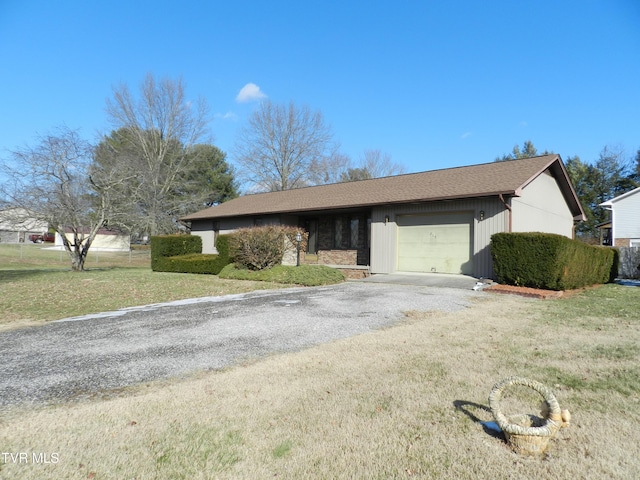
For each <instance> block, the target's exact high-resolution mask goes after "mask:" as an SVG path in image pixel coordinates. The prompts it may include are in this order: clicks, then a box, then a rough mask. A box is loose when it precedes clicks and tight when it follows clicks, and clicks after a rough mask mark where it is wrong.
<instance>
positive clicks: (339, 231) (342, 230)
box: [333, 217, 360, 250]
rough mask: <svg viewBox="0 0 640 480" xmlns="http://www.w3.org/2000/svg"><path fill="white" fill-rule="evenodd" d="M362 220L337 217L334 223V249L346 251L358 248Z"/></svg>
mask: <svg viewBox="0 0 640 480" xmlns="http://www.w3.org/2000/svg"><path fill="white" fill-rule="evenodd" d="M359 233H360V219H359V218H358V217H353V218H349V217H336V218H335V219H334V223H333V248H335V249H337V250H346V249H349V248H352V249H357V248H358V239H359Z"/></svg>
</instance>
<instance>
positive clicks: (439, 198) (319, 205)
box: [182, 155, 585, 278]
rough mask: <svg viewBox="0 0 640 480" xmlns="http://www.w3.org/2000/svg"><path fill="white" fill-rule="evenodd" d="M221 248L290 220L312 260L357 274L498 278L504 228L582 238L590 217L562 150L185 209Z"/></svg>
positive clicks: (196, 230)
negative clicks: (496, 239)
mask: <svg viewBox="0 0 640 480" xmlns="http://www.w3.org/2000/svg"><path fill="white" fill-rule="evenodd" d="M182 220H184V221H189V222H191V232H192V234H194V235H199V236H201V237H202V240H203V253H215V247H214V244H215V238H216V235H217V234H223V233H230V232H232V231H234V230H235V229H238V228H241V227H251V226H254V225H266V224H283V225H293V226H299V227H302V228H304V229H305V230H306V231H307V232H308V234H309V241H308V247H307V252H306V258H305V262H306V263H312V262H313V263H320V264H325V265H332V266H340V267H341V268H344V269H345V270H347V271H350V272H349V273H352V274H353V273H354V272H355V273H356V274H357V273H358V271H359V270H360V271H361V272H362V273H364V274H368V273H373V274H379V273H380V274H382V273H393V272H443V273H462V274H467V275H472V276H475V277H487V278H491V277H492V276H493V269H492V260H491V252H490V249H489V243H490V240H491V235H492V234H494V233H497V232H528V231H538V232H549V233H556V234H560V235H564V236H567V237H573V233H574V223H575V222H576V221H582V220H585V216H584V212H583V210H582V207H581V206H580V202H579V200H578V198H577V196H576V193H575V191H574V189H573V187H572V185H571V182H570V180H569V177H568V175H567V171H566V169H565V167H564V165H563V163H562V160H561V158H560V156H558V155H545V156H540V157H533V158H527V159H522V160H511V161H504V162H493V163H487V164H482V165H471V166H467V167H458V168H449V169H445V170H435V171H430V172H423V173H413V174H407V175H398V176H393V177H385V178H376V179H370V180H362V181H357V182H347V183H336V184H330V185H320V186H315V187H306V188H299V189H294V190H285V191H281V192H269V193H260V194H253V195H245V196H242V197H238V198H235V199H233V200H230V201H228V202H225V203H222V204H220V205H217V206H214V207H210V208H207V209H205V210H202V211H199V212H196V213H193V214H191V215H188V216H186V217H184V218H183V219H182Z"/></svg>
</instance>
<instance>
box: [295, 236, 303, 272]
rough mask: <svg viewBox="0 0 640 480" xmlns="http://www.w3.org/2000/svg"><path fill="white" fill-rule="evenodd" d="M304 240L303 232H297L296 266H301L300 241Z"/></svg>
mask: <svg viewBox="0 0 640 480" xmlns="http://www.w3.org/2000/svg"><path fill="white" fill-rule="evenodd" d="M301 241H302V234H301V233H300V232H298V233H296V244H297V245H296V253H297V256H296V267H299V266H300V242H301Z"/></svg>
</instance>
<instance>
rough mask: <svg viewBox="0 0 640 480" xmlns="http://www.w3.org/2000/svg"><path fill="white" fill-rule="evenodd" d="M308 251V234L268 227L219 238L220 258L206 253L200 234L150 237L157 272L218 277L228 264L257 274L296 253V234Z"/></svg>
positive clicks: (152, 258)
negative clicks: (288, 254)
mask: <svg viewBox="0 0 640 480" xmlns="http://www.w3.org/2000/svg"><path fill="white" fill-rule="evenodd" d="M297 233H301V236H302V242H301V243H300V248H301V249H303V250H304V249H305V248H306V241H307V234H306V233H303V232H300V230H299V229H297V228H295V227H287V226H279V225H269V226H264V227H255V228H243V229H240V230H237V231H236V232H234V233H233V234H231V235H218V237H217V238H216V250H217V251H218V254H217V255H211V254H203V253H201V252H202V238H201V237H199V236H197V235H166V236H160V237H152V238H151V268H152V270H153V271H155V272H180V273H206V274H213V275H218V274H219V273H220V271H221V270H222V269H223V268H224V267H225V266H226V265H228V264H230V263H232V262H233V263H235V264H236V265H238V266H239V267H241V268H244V269H247V270H252V271H257V270H264V269H268V268H271V267H274V266H276V265H280V264H281V263H282V259H283V257H284V255H285V254H286V253H291V252H292V250H293V252H294V253H295V250H296V248H297V242H296V234H297Z"/></svg>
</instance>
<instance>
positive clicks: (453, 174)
mask: <svg viewBox="0 0 640 480" xmlns="http://www.w3.org/2000/svg"><path fill="white" fill-rule="evenodd" d="M548 168H550V169H551V170H552V173H553V174H554V175H555V176H556V178H557V179H558V183H559V184H560V186H561V188H562V190H563V193H564V194H565V197H566V198H567V202H568V203H569V206H570V208H571V210H572V212H574V216H576V217H577V216H581V215H583V212H582V208H581V207H580V204H579V202H578V200H577V197H576V196H575V192H574V191H573V188H572V187H571V184H570V182H569V180H568V177H567V174H566V170H565V169H564V166H563V165H562V160H561V159H560V157H559V156H558V155H544V156H540V157H533V158H527V159H522V160H511V161H505V162H493V163H485V164H481V165H471V166H467V167H456V168H447V169H444V170H433V171H429V172H421V173H411V174H406V175H397V176H393V177H384V178H374V179H370V180H361V181H357V182H346V183H334V184H330V185H319V186H315V187H305V188H298V189H294V190H285V191H281V192H269V193H258V194H252V195H245V196H242V197H238V198H235V199H233V200H230V201H228V202H225V203H222V204H220V205H217V206H214V207H210V208H207V209H204V210H201V211H199V212H196V213H193V214H191V215H187V216H186V217H184V218H183V219H182V220H186V221H189V220H199V219H209V218H224V217H235V216H243V215H264V214H273V213H288V212H291V213H294V212H304V211H317V210H335V209H341V208H353V207H363V206H372V205H384V204H394V203H406V202H421V201H434V200H445V199H456V198H471V197H486V196H493V195H499V194H503V195H518V194H519V191H520V189H522V188H523V187H525V186H526V185H527V184H528V183H529V182H531V181H532V180H533V179H534V178H535V177H537V176H538V175H539V174H541V173H542V172H544V171H545V170H546V169H548Z"/></svg>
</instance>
